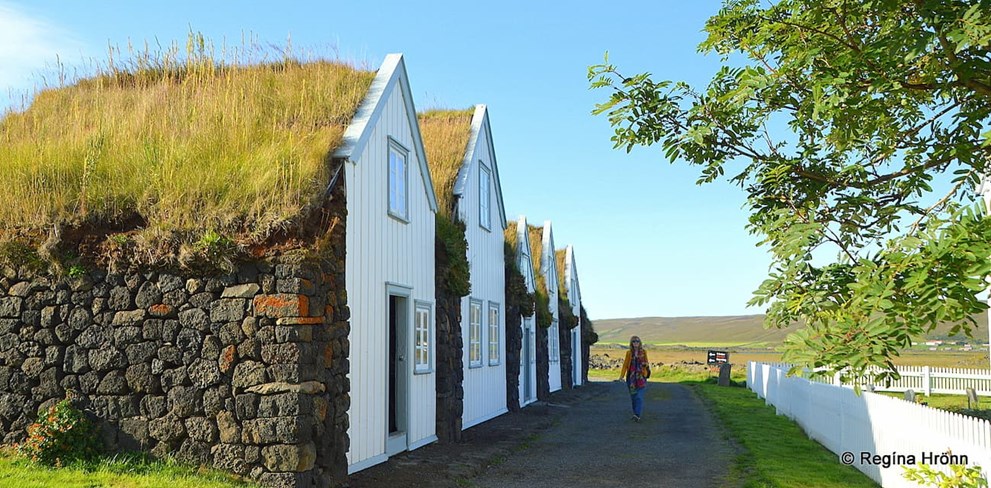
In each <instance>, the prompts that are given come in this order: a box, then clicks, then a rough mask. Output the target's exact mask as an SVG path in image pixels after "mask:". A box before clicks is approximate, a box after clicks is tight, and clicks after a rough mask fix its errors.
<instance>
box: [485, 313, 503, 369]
mask: <svg viewBox="0 0 991 488" xmlns="http://www.w3.org/2000/svg"><path fill="white" fill-rule="evenodd" d="M493 314H494V315H495V317H493ZM501 315H502V314H500V313H499V304H498V303H495V302H489V313H488V319H489V366H498V365H499V363H500V362H501V361H502V354H501V351H500V346H501V345H502V344H500V342H501V341H502V334H501V333H500V332H499V331H500V329H501V328H502V324H501V323H500V322H501V321H500V316H501Z"/></svg>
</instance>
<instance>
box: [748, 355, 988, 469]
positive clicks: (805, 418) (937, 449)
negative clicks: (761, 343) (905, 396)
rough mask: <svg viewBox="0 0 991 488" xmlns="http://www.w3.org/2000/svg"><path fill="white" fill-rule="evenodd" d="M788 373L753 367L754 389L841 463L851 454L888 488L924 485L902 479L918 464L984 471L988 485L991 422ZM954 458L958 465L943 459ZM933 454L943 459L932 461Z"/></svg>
mask: <svg viewBox="0 0 991 488" xmlns="http://www.w3.org/2000/svg"><path fill="white" fill-rule="evenodd" d="M787 372H788V366H787V365H771V364H764V363H758V362H753V361H751V362H750V363H748V364H747V386H748V388H750V389H751V390H753V391H754V392H755V393H757V395H758V396H759V397H761V398H763V399H764V400H765V401H766V402H767V403H768V404H769V405H773V406H774V407H775V409H776V410H777V412H778V414H779V415H785V416H787V417H788V418H791V419H792V420H794V421H795V422H796V423H797V424H798V425H800V426H801V427H802V428H803V429H804V430H805V432H806V434H808V436H809V437H810V438H812V439H815V440H816V441H818V442H819V443H821V444H822V445H823V446H826V448H827V449H829V450H830V451H833V452H834V453H836V454H837V456H838V458H839V460H840V461H841V460H843V458H844V457H845V456H846V454H845V453H850V454H851V455H852V462H850V463H847V464H852V465H853V466H854V467H855V468H857V469H859V470H860V471H862V472H863V473H864V474H866V475H867V476H869V477H871V479H873V480H874V481H877V482H878V483H881V485H882V486H886V487H887V486H890V487H902V486H905V487H908V486H913V487H914V486H917V485H915V484H914V483H912V482H909V481H908V480H906V479H905V478H904V477H903V476H902V473H904V469H903V468H902V466H903V465H910V464H916V465H917V464H923V463H925V464H930V465H933V467H934V468H939V467H941V466H942V465H945V464H967V465H970V466H974V465H979V466H981V467H982V469H983V470H984V476H985V478H987V477H988V475H989V473H991V422H988V421H987V420H981V419H977V418H974V417H968V416H964V415H959V414H955V413H951V412H947V411H944V410H938V409H935V408H930V407H926V406H923V405H918V404H915V403H910V402H906V401H904V400H901V399H897V398H891V397H888V396H885V395H878V394H874V393H870V392H866V391H865V392H863V393H861V394H860V395H857V394H856V393H855V392H854V390H853V389H852V388H847V387H842V386H837V385H832V384H826V383H819V382H810V381H808V380H806V379H804V378H798V377H790V376H788V375H787ZM947 452H949V453H950V456H948V457H950V458H951V459H946V458H943V457H941V456H940V455H942V454H944V453H947ZM933 455H934V456H936V458H935V459H929V458H927V457H926V456H933ZM875 456H876V457H875ZM964 457H966V459H964ZM926 461H928V462H926ZM942 461H950V462H948V463H947V462H942ZM885 464H887V465H888V467H885V466H884V465H885Z"/></svg>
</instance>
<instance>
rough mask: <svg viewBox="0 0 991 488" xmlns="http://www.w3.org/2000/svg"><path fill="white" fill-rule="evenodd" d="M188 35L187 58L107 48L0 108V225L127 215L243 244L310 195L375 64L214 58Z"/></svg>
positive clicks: (166, 231)
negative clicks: (77, 71) (122, 57)
mask: <svg viewBox="0 0 991 488" xmlns="http://www.w3.org/2000/svg"><path fill="white" fill-rule="evenodd" d="M191 41H195V42H191V43H190V46H188V47H187V52H186V55H185V56H180V51H179V49H178V48H177V47H176V46H175V45H173V46H172V48H170V49H168V50H166V51H163V52H158V53H149V52H148V51H147V50H146V51H145V52H142V53H135V52H133V51H132V52H131V56H132V60H131V61H129V62H127V63H121V62H120V61H119V60H117V59H115V58H114V57H113V56H111V58H110V60H109V61H108V62H107V63H106V64H105V65H104V66H102V67H101V68H98V71H97V73H96V74H95V75H94V76H92V77H90V78H88V79H83V80H80V81H78V82H76V83H74V84H72V85H70V86H63V87H55V88H48V89H44V90H43V91H41V92H39V93H38V94H37V95H36V97H35V99H34V101H33V103H32V104H31V105H30V106H29V107H28V108H27V109H26V110H24V111H21V112H12V113H8V114H6V115H5V116H4V117H3V118H2V119H0V187H2V188H4V192H3V193H2V194H0V234H7V235H10V234H19V235H32V234H35V235H37V234H38V233H41V234H42V235H43V234H44V232H46V229H51V228H52V227H53V226H69V227H82V228H86V227H87V226H93V227H99V226H106V225H110V226H114V225H119V224H120V223H121V222H123V221H127V220H135V217H136V216H137V217H140V218H139V219H136V220H137V221H139V222H143V225H142V227H144V229H146V230H148V231H149V232H150V233H151V234H152V235H153V236H159V237H161V239H159V240H169V239H173V240H178V241H186V242H192V241H195V240H196V239H198V238H200V237H201V236H202V235H203V234H204V233H205V232H207V231H210V232H218V233H222V234H225V235H230V236H232V237H234V238H236V239H237V240H238V242H239V243H254V242H261V241H264V240H265V239H266V238H267V237H269V236H271V235H272V234H274V233H276V232H279V231H287V230H288V231H292V230H293V228H294V226H298V225H299V224H300V223H301V222H302V221H303V220H305V217H306V215H307V213H308V212H309V211H310V210H311V209H313V208H314V207H316V206H319V204H320V203H321V199H322V198H323V192H324V189H325V187H326V186H327V184H328V181H329V178H330V168H329V161H328V154H329V153H330V152H331V151H332V150H333V149H334V148H335V147H337V146H338V145H339V144H340V142H341V139H342V136H343V133H344V130H345V128H346V126H347V125H348V123H349V122H350V121H351V119H352V117H353V116H354V113H355V111H356V110H357V107H358V104H359V103H360V102H361V100H362V99H363V98H364V96H365V93H366V92H367V90H368V87H369V85H370V84H371V81H372V78H373V77H374V73H373V72H369V71H362V70H358V69H355V68H354V67H352V66H349V65H347V64H345V63H342V62H338V61H328V60H320V59H317V60H312V61H305V62H304V61H301V60H298V59H295V58H293V57H291V56H288V55H287V56H286V57H284V58H283V59H280V60H278V61H275V62H265V61H264V59H261V60H259V59H258V58H260V56H257V55H256V54H257V53H252V52H240V53H236V54H234V55H230V54H225V56H226V57H227V58H226V59H220V57H219V56H217V55H215V53H214V50H213V48H212V47H210V46H209V45H207V44H206V43H205V41H204V40H203V38H202V37H201V36H199V37H197V36H192V37H191ZM177 236H178V237H177ZM152 240H155V239H154V238H153V239H152Z"/></svg>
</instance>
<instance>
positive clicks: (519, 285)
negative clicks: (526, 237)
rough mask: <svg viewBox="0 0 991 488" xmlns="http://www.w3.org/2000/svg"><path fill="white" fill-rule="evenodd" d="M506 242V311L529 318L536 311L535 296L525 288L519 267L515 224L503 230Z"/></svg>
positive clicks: (510, 224)
mask: <svg viewBox="0 0 991 488" xmlns="http://www.w3.org/2000/svg"><path fill="white" fill-rule="evenodd" d="M505 237H506V241H505V243H504V245H503V252H504V253H505V256H504V258H505V273H504V274H505V280H506V310H507V313H509V311H516V312H519V315H520V316H522V317H530V316H532V315H533V314H534V312H535V311H536V308H535V307H536V304H535V298H536V297H535V296H534V294H533V293H530V292H529V291H528V290H527V287H526V278H524V277H523V272H522V271H520V267H519V264H518V263H519V255H518V245H519V235H518V234H517V225H516V222H509V223H508V224H507V225H506V230H505Z"/></svg>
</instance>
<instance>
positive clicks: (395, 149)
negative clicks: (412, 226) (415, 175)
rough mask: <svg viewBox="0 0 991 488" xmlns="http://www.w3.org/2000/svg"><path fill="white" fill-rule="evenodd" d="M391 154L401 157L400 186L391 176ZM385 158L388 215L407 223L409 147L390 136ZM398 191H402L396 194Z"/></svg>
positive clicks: (392, 173)
mask: <svg viewBox="0 0 991 488" xmlns="http://www.w3.org/2000/svg"><path fill="white" fill-rule="evenodd" d="M393 155H395V156H397V157H398V158H401V159H402V170H403V175H402V187H401V188H399V187H398V185H396V184H395V183H396V181H398V178H396V177H394V176H393V175H394V172H393ZM386 159H387V160H386V180H387V184H388V186H389V188H388V191H387V192H386V198H387V199H388V201H387V202H386V205H387V208H388V211H389V215H390V216H392V217H394V218H396V219H397V220H399V221H401V222H404V223H409V149H406V147H404V146H403V145H402V144H400V143H399V142H398V141H396V140H395V139H393V138H391V137H390V138H389V151H388V157H387V158H386ZM400 191H401V192H402V194H401V195H399V194H398V193H399V192H400ZM394 199H395V200H394ZM400 199H401V202H400ZM399 204H401V205H402V207H401V208H397V205H399Z"/></svg>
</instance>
